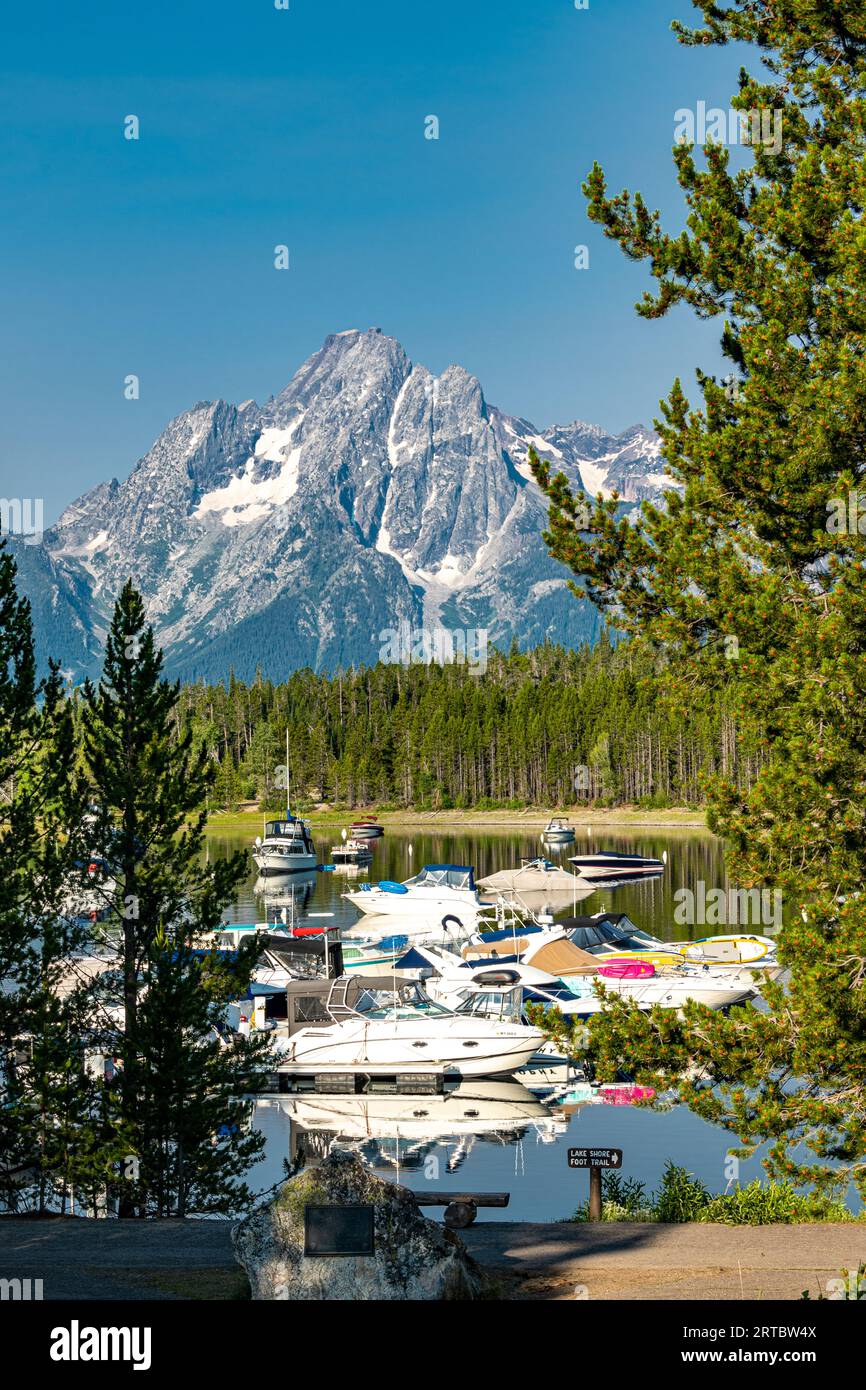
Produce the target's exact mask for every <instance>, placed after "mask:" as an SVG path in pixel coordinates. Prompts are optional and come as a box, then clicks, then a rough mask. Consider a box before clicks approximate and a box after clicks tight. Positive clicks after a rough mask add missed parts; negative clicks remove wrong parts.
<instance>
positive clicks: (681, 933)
mask: <svg viewBox="0 0 866 1390" xmlns="http://www.w3.org/2000/svg"><path fill="white" fill-rule="evenodd" d="M539 833H540V832H539V831H538V830H537V829H536V830H527V831H525V832H514V831H510V830H509V831H501V832H500V831H489V830H484V831H478V832H474V831H466V830H461V831H460V832H459V833H456V834H449V833H448V832H447V831H443V830H441V829H436V830H434V831H425V830H423V829H421V828H418V829H412V830H404V831H392V830H390V829H389V830H388V831H387V832H386V835H385V836H384V838H383V839H381V840H379V841H377V842H374V857H373V863H372V865H371V867H370V870H369V872H367V871H360V872H359V871H358V870H357V869H354V870H348V871H347V870H345V869H343V870H338V871H337V872H335V873H312V874H308V875H297V874H296V875H292V878H291V880H278V881H277V882H279V884H280V887H279V888H278V887H277V885H276V883H275V881H274V880H270V881H269V882H267V883H262V882H261V881H260V882H259V883H257V881H256V870H255V865H254V864H253V863H252V859H250V874H249V877H248V878H247V880H246V882H245V883H244V884H243V886H242V888H241V891H240V892H239V894H238V898H237V902H236V903H235V905H234V908H233V910H232V911H230V912H228V913H227V914H226V916H227V918H229V919H230V920H232V921H235V922H253V921H258V922H262V921H265V920H266V919H267V920H271V921H275V920H277V918H278V916H279V914H280V913H281V912H282V910H283V909H285V911H286V913H287V915H290V914H294V919H295V921H303V920H304V919H305V918H306V917H307V916H308V915H309V914H311V913H333V914H334V916H333V919H332V920H333V921H335V922H337V923H340V924H341V925H345V926H349V925H350V924H352V923H354V922H355V921H356V920H357V919H358V916H359V914H358V913H357V911H356V909H355V908H353V907H352V905H351V904H350V903H348V902H346V901H345V899H344V898H342V897H341V893H342V892H344V891H345V890H346V889H347V888H349V887H352V886H354V883H355V882H357V881H364V880H365V879H369V880H371V881H373V882H377V881H378V880H379V879H381V878H387V879H398V880H400V879H406V878H408V877H409V876H410V875H411V874H412V873H414V872H415V871H416V870H417V869H419V868H421V866H422V865H423V864H429V863H455V864H472V865H474V866H475V871H476V876H477V877H479V878H481V877H484V875H486V874H490V873H495V872H496V871H497V870H499V869H505V868H511V867H516V866H517V865H518V864H519V862H520V859H521V857H529V856H532V855H537V854H538V853H539V852H540V850H541V846H540V843H539ZM314 834H315V839H316V846H317V850H318V853H319V856H320V860H321V862H322V863H327V862H329V858H330V854H329V851H330V846H331V845H332V844H334V843H337V842H338V841H339V839H340V834H339V829H337V830H336V831H334V830H331V829H328V830H324V831H319V832H318V833H316V831H315V823H314ZM208 846H209V853H210V854H211V855H212V856H213V855H222V854H226V853H229V852H231V851H233V850H235V849H238V848H245V849H248V848H249V846H250V840H249V837H246V836H238V835H233V836H229V835H225V836H223V835H219V834H211V835H209V837H208ZM603 849H613V850H618V851H622V852H627V853H636V854H646V855H653V856H656V857H659V858H660V857H661V855H662V852H663V851H665V850H666V851H667V855H668V865H667V871H666V873H665V874H664V876H663V878H661V879H657V880H655V881H654V882H649V883H640V884H633V885H630V886H628V887H623V888H617V889H607V890H598V891H596V892H594V893H593V894H592V895H591V896H590V897H586V898H584V899H583V900H582V901H579V902H577V903H576V904H573V903H569V902H568V901H566V902H563V901H562V900H561V899H560V900H559V901H558V902H557V903H556V904H555V909H556V915H557V916H570V915H573V913H574V912H575V910H576V911H577V912H578V913H593V912H600V911H607V910H611V911H619V912H627V913H628V914H629V916H630V917H631V918H632V919H633V920H634V921H635V922H636V923H637V924H638V926H641V927H644V928H646V929H647V930H648V931H651V932H653V933H654V934H657V935H659V936H661V937H663V938H664V939H666V940H673V939H682V938H683V937H685V936H688V935H693V936H702V935H705V934H707V932H708V930H712V928H702V927H696V928H688V927H683V926H677V925H676V924H675V922H674V909H675V906H676V904H675V902H674V897H673V895H674V893H675V892H676V890H677V889H678V888H682V887H685V888H690V889H692V890H693V891H695V889H696V885H697V883H698V882H699V881H702V882H703V883H704V884H705V885H706V887H707V889H708V890H709V889H710V888H724V887H726V886H727V882H726V876H725V871H724V865H723V861H722V847H721V844H720V843H719V841H718V840H716V839H714V838H713V837H712V836H710V835H709V834H706V833H701V832H697V831H681V830H670V831H669V830H664V831H662V830H658V831H656V830H648V831H631V830H629V831H612V832H606V831H605V832H604V833H601V832H598V831H596V832H594V833H593V834H591V835H590V834H588V833H587V831H586V829H585V828H584V827H581V826H580V825H579V823H578V825H577V841H576V846H566V847H563V849H562V850H561V854H560V857H561V859H562V862H563V864H564V866H565V867H566V868H568V867H569V866H568V864H567V857H568V855H569V854H574V853H576V852H578V851H584V852H585V851H589V850H592V851H599V850H603ZM544 852H545V853H546V855H547V857H548V858H550V859H555V858H556V857H557V855H556V851H555V850H554V851H551V850H550V849H549V848H548V849H545V851H544ZM353 880H354V882H353ZM262 887H264V888H265V889H266V892H265V894H264V895H263V894H262V893H261V892H260V891H258V890H259V889H260V888H262ZM753 929H754V930H758V931H760V930H761V927H760V926H759V925H757V924H756V925H755V926H754V927H753ZM720 930H724V928H720ZM255 1122H256V1124H257V1125H258V1126H259V1127H260V1128H261V1129H262V1131H263V1132H264V1134H265V1135H266V1138H267V1149H266V1153H265V1156H264V1158H263V1159H262V1161H261V1162H260V1163H259V1164H258V1165H257V1167H256V1168H255V1169H253V1171H252V1174H251V1181H252V1184H253V1185H254V1186H255V1187H256V1188H258V1189H259V1190H263V1189H265V1188H268V1187H270V1186H271V1185H272V1184H274V1183H276V1182H277V1181H279V1179H280V1177H281V1175H282V1162H283V1159H285V1158H294V1156H295V1155H296V1154H297V1153H298V1151H299V1150H302V1151H307V1152H309V1151H313V1152H322V1153H324V1152H327V1149H328V1147H329V1145H330V1144H331V1143H332V1142H333V1141H334V1140H337V1141H339V1142H340V1144H341V1145H347V1144H348V1145H351V1146H353V1147H355V1148H356V1149H357V1150H358V1152H360V1153H361V1154H363V1156H364V1157H365V1158H366V1159H367V1161H368V1162H369V1163H370V1164H371V1165H372V1166H373V1168H374V1169H375V1171H376V1172H378V1173H380V1174H381V1175H382V1176H383V1177H394V1178H396V1179H399V1181H401V1182H403V1183H405V1184H406V1185H407V1186H409V1187H412V1188H415V1189H417V1190H419V1191H421V1190H423V1189H424V1187H425V1186H427V1187H434V1186H437V1185H438V1186H440V1187H443V1188H449V1187H450V1188H454V1187H455V1186H459V1187H462V1188H466V1189H470V1190H477V1191H479V1192H484V1191H504V1192H509V1193H510V1205H509V1208H508V1210H507V1212H502V1211H498V1212H497V1211H490V1212H487V1213H486V1214H485V1212H484V1211H483V1210H482V1211H480V1212H479V1215H478V1220H479V1221H482V1220H502V1219H503V1218H506V1219H509V1220H513V1221H550V1220H556V1219H558V1218H562V1217H565V1216H569V1215H570V1214H571V1213H572V1211H573V1210H574V1208H575V1207H576V1206H577V1204H578V1203H579V1202H581V1201H584V1200H585V1199H586V1197H587V1195H588V1185H589V1180H588V1177H587V1174H586V1173H585V1172H577V1171H571V1170H569V1168H568V1166H567V1158H566V1150H567V1149H568V1147H569V1146H570V1145H571V1146H588V1147H603V1146H611V1147H615V1148H621V1149H622V1150H623V1155H624V1157H623V1172H624V1174H625V1175H626V1176H628V1177H634V1178H638V1179H639V1180H640V1181H642V1182H645V1183H646V1185H647V1189H648V1190H651V1189H653V1188H654V1187H656V1186H657V1185H658V1183H659V1181H660V1179H661V1175H662V1171H663V1169H664V1166H665V1163H666V1162H667V1161H668V1160H669V1159H672V1160H673V1161H674V1162H676V1163H678V1164H682V1165H684V1166H685V1167H687V1168H688V1169H689V1170H690V1171H691V1172H693V1173H695V1174H696V1175H697V1176H699V1177H700V1178H701V1179H702V1180H703V1181H704V1182H705V1183H706V1184H707V1186H708V1187H709V1188H710V1189H711V1190H713V1191H715V1192H720V1191H724V1190H725V1188H726V1186H727V1185H728V1179H729V1177H730V1173H731V1167H730V1165H731V1160H730V1159H728V1157H727V1150H728V1146H729V1145H730V1144H731V1143H735V1142H736V1141H735V1140H732V1139H731V1138H729V1136H728V1135H727V1134H726V1133H725V1132H724V1131H722V1130H720V1129H718V1128H717V1127H715V1126H713V1125H709V1124H707V1123H705V1122H704V1121H703V1120H701V1119H698V1118H697V1117H696V1116H694V1115H692V1114H690V1113H689V1111H688V1110H685V1109H684V1108H682V1107H680V1106H675V1107H673V1108H672V1109H670V1110H666V1111H662V1112H660V1113H653V1112H652V1111H649V1110H646V1109H643V1108H634V1107H631V1106H625V1105H609V1104H602V1105H599V1104H571V1105H569V1104H556V1103H551V1102H549V1101H548V1102H547V1103H544V1098H543V1097H537V1096H532V1095H530V1094H529V1093H528V1092H526V1091H525V1090H523V1089H522V1088H520V1087H518V1086H517V1085H516V1084H515V1083H512V1082H503V1081H489V1082H478V1081H476V1082H465V1083H463V1084H462V1085H461V1086H460V1087H459V1088H458V1089H457V1091H455V1092H453V1093H451V1094H450V1095H448V1096H446V1097H436V1096H424V1097H405V1096H403V1097H399V1098H398V1097H393V1096H377V1097H354V1096H353V1097H334V1096H307V1097H304V1098H296V1097H291V1096H285V1097H268V1098H266V1099H264V1100H263V1101H261V1102H260V1103H259V1104H258V1105H257V1108H256V1120H255ZM762 1172H763V1170H762V1168H761V1165H760V1161H759V1158H758V1157H757V1156H756V1157H755V1158H752V1159H750V1160H747V1161H746V1160H743V1161H741V1163H740V1168H739V1174H738V1176H739V1181H740V1182H741V1183H743V1184H745V1183H747V1182H750V1181H751V1180H752V1179H753V1178H755V1177H758V1176H761V1174H762ZM431 1214H435V1209H431Z"/></svg>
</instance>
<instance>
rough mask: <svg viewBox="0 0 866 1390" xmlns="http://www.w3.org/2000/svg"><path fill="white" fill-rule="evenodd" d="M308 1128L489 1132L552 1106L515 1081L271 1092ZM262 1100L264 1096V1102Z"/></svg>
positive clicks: (352, 1134)
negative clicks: (369, 1091) (429, 1091)
mask: <svg viewBox="0 0 866 1390" xmlns="http://www.w3.org/2000/svg"><path fill="white" fill-rule="evenodd" d="M268 1099H269V1100H272V1101H273V1102H274V1103H275V1104H276V1105H277V1106H278V1107H279V1109H280V1110H282V1111H283V1113H284V1114H286V1115H288V1116H289V1117H290V1118H291V1119H292V1120H294V1121H295V1123H296V1124H298V1125H300V1127H301V1128H302V1129H306V1130H319V1129H324V1130H333V1131H334V1132H336V1133H337V1134H339V1135H340V1136H341V1137H344V1138H352V1139H369V1138H372V1139H392V1138H393V1139H396V1138H399V1139H416V1140H424V1139H430V1138H435V1137H436V1136H437V1135H458V1134H486V1133H494V1134H495V1133H496V1132H497V1131H498V1130H500V1129H504V1128H507V1127H510V1126H512V1125H518V1124H528V1123H531V1122H532V1121H533V1120H535V1121H542V1122H543V1121H548V1122H549V1121H550V1112H549V1111H548V1110H547V1109H546V1108H545V1107H544V1106H543V1105H542V1103H541V1101H539V1100H536V1098H535V1097H534V1096H533V1095H532V1094H531V1093H530V1092H529V1091H527V1090H526V1089H525V1087H523V1086H521V1085H520V1084H519V1083H518V1082H514V1081H486V1082H484V1081H480V1082H475V1083H472V1084H470V1085H469V1086H467V1085H466V1084H465V1083H462V1082H459V1083H458V1084H457V1086H456V1087H455V1088H454V1089H453V1090H449V1091H448V1092H447V1093H446V1094H445V1095H432V1096H431V1095H426V1094H422V1095H420V1096H419V1095H396V1096H330V1095H299V1096H279V1097H273V1098H271V1097H269V1098H268ZM259 1103H261V1102H259Z"/></svg>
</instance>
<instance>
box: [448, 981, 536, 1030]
mask: <svg viewBox="0 0 866 1390" xmlns="http://www.w3.org/2000/svg"><path fill="white" fill-rule="evenodd" d="M521 994H522V990H521V989H520V988H519V987H515V988H514V989H481V990H478V991H477V993H474V994H469V995H467V996H466V998H465V1001H464V1003H462V1004H461V1005H460V1007H459V1009H457V1013H459V1014H471V1015H473V1017H476V1018H477V1017H479V1016H481V1017H484V1018H496V1019H500V1020H501V1021H503V1022H508V1023H519V1022H520V1009H521V1002H522V1001H521Z"/></svg>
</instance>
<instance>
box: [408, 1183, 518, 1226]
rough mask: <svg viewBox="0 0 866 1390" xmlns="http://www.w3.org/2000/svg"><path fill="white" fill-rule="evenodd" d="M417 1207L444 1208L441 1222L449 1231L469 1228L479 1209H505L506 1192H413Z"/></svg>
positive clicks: (507, 1195)
mask: <svg viewBox="0 0 866 1390" xmlns="http://www.w3.org/2000/svg"><path fill="white" fill-rule="evenodd" d="M412 1195H413V1197H414V1198H415V1200H416V1202H417V1203H418V1205H419V1207H440V1206H444V1208H445V1214H444V1216H443V1220H444V1222H445V1225H446V1226H448V1227H450V1229H451V1230H455V1231H461V1230H463V1228H464V1227H465V1226H471V1225H472V1222H473V1221H474V1220H475V1218H476V1216H477V1215H478V1208H479V1207H507V1206H508V1203H509V1200H510V1193H508V1192H413V1194H412Z"/></svg>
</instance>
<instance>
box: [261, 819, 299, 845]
mask: <svg viewBox="0 0 866 1390" xmlns="http://www.w3.org/2000/svg"><path fill="white" fill-rule="evenodd" d="M303 833H304V827H303V825H302V823H301V822H300V821H299V820H298V819H297V818H296V817H295V816H289V817H288V818H287V819H286V820H269V821H268V822H267V823H266V825H265V835H266V836H267V838H268V839H271V837H272V836H273V837H278V836H279V837H283V838H284V837H286V836H288V837H289V839H292V840H294V839H295V837H296V836H300V835H303Z"/></svg>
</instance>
